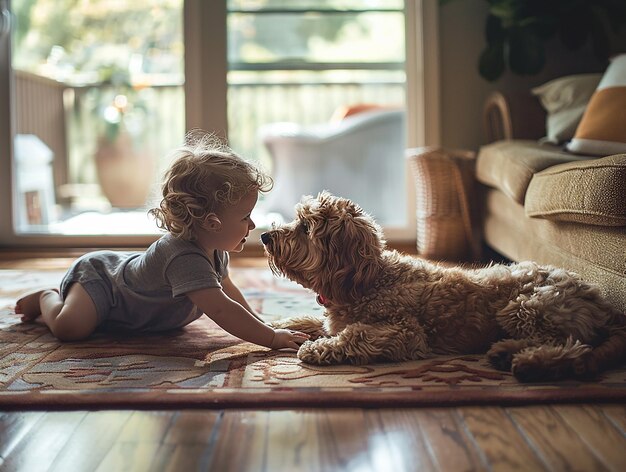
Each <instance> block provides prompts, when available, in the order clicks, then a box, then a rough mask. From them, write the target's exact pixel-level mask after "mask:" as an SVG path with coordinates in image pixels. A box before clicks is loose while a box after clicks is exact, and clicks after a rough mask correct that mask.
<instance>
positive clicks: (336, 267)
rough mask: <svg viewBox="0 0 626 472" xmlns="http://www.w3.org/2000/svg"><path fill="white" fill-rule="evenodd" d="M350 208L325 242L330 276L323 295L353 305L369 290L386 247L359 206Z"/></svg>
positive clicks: (370, 220)
mask: <svg viewBox="0 0 626 472" xmlns="http://www.w3.org/2000/svg"><path fill="white" fill-rule="evenodd" d="M350 203H351V202H350ZM352 205H353V204H352ZM351 208H352V209H353V210H354V212H352V211H342V215H341V218H340V221H339V222H338V224H336V225H332V226H334V227H332V228H330V229H329V230H330V231H332V234H329V235H328V238H327V239H326V244H328V253H329V257H328V261H327V262H328V269H329V274H330V275H331V277H330V280H329V281H328V282H329V283H328V285H327V287H326V290H327V291H326V292H325V293H327V294H328V296H329V297H330V299H331V300H335V301H337V302H338V303H350V302H353V301H355V300H357V299H359V298H360V297H361V296H362V295H363V294H365V293H366V292H367V291H368V290H369V289H370V288H371V287H372V285H373V284H374V282H375V281H376V276H377V274H378V273H379V270H380V265H381V255H382V251H383V250H384V248H385V241H384V239H383V237H382V230H381V228H380V227H379V226H378V225H377V224H376V223H375V222H374V220H373V219H372V218H371V217H370V216H369V215H368V214H367V213H365V212H363V211H362V210H361V209H360V208H359V207H358V206H353V207H351ZM344 210H349V208H345V209H344Z"/></svg>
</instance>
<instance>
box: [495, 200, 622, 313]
mask: <svg viewBox="0 0 626 472" xmlns="http://www.w3.org/2000/svg"><path fill="white" fill-rule="evenodd" d="M484 198H485V200H484V202H483V207H484V209H485V213H486V214H485V217H484V225H483V229H484V236H485V240H486V242H487V243H488V244H489V246H491V247H493V248H494V249H495V250H496V251H498V252H499V253H501V254H504V255H505V256H507V257H509V258H510V259H512V260H515V261H523V260H534V261H537V262H539V263H541V264H552V265H555V266H558V267H565V268H567V269H569V270H573V271H574V272H578V273H579V274H580V275H582V276H583V278H584V279H585V280H587V281H588V282H593V283H596V284H598V285H600V287H601V288H602V290H603V291H604V293H605V295H607V296H608V297H609V299H610V300H611V302H613V303H614V304H615V305H616V306H617V307H618V308H620V309H622V310H626V270H625V269H626V261H624V248H626V227H623V226H620V227H616V226H593V225H581V224H576V223H569V222H561V221H553V220H547V219H544V218H528V217H526V216H525V212H524V207H523V206H522V205H520V204H519V203H515V202H514V201H513V200H511V199H510V198H509V197H507V196H506V195H504V194H503V193H502V192H499V191H497V190H493V189H491V190H487V192H485V194H484Z"/></svg>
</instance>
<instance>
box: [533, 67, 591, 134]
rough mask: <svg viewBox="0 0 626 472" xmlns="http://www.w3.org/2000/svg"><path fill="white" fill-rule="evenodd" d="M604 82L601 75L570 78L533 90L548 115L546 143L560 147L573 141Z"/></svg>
mask: <svg viewBox="0 0 626 472" xmlns="http://www.w3.org/2000/svg"><path fill="white" fill-rule="evenodd" d="M601 78H602V74H578V75H568V76H566V77H560V78H558V79H554V80H551V81H550V82H546V83H545V84H543V85H540V86H539V87H535V88H533V89H532V90H531V92H532V93H533V95H535V96H536V97H537V98H538V99H539V101H540V102H541V105H543V108H544V109H545V110H546V112H547V116H546V134H547V136H546V137H545V138H544V139H543V141H545V142H549V143H553V144H560V143H562V142H564V141H567V140H569V139H572V138H573V137H574V133H575V132H576V128H577V127H578V123H580V119H581V118H582V117H583V113H584V112H585V108H586V107H587V103H589V99H590V98H591V96H592V95H593V93H594V92H595V90H596V88H597V87H598V84H599V83H600V79H601Z"/></svg>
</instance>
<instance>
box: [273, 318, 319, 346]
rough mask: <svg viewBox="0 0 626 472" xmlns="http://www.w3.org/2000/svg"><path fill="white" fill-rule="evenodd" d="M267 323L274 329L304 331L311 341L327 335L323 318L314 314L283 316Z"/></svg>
mask: <svg viewBox="0 0 626 472" xmlns="http://www.w3.org/2000/svg"><path fill="white" fill-rule="evenodd" d="M268 325H269V326H271V327H272V328H274V329H279V328H282V329H292V330H294V331H300V332H302V333H306V334H308V335H309V336H310V338H309V339H310V340H311V341H314V340H316V339H318V338H322V337H326V336H327V333H326V331H325V330H324V326H323V320H321V319H320V318H317V317H314V316H297V317H292V318H285V319H282V320H276V321H272V322H270V323H268Z"/></svg>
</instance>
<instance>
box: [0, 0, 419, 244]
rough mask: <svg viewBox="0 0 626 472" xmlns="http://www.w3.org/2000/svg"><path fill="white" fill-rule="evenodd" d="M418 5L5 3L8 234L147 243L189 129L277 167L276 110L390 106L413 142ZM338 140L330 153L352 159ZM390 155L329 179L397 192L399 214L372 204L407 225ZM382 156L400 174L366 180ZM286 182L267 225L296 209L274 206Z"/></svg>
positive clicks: (1, 190) (403, 193)
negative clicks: (380, 184) (152, 215)
mask: <svg viewBox="0 0 626 472" xmlns="http://www.w3.org/2000/svg"><path fill="white" fill-rule="evenodd" d="M417 4H418V5H421V2H417ZM415 5H416V2H414V1H407V2H404V1H402V0H375V1H372V2H367V3H366V4H365V3H364V2H361V1H357V0H324V1H321V0H319V1H313V0H311V1H301V2H300V1H299V2H291V1H286V0H254V1H253V0H211V1H203V0H186V1H185V0H136V1H133V2H123V1H108V0H63V1H56V0H11V1H8V0H0V7H1V9H2V12H3V13H2V14H1V15H0V19H1V23H0V98H1V100H0V156H1V159H0V167H1V168H0V197H2V198H0V210H1V211H2V218H1V219H0V246H102V245H105V246H132V245H138V244H139V245H145V244H148V243H149V242H151V241H153V240H154V239H155V238H157V237H158V234H159V232H158V231H157V228H156V226H155V224H154V222H153V221H152V220H150V219H149V218H148V217H147V212H146V210H147V209H148V208H150V207H152V206H153V205H155V204H157V203H158V198H159V181H160V179H161V176H162V173H163V171H164V170H165V169H166V168H167V166H168V165H169V157H168V153H169V151H170V150H171V149H173V148H174V147H176V146H178V145H180V144H181V143H182V142H183V141H184V137H185V134H186V132H187V130H190V129H194V128H200V129H204V130H207V131H210V132H213V133H215V134H217V135H219V136H221V137H223V138H225V139H228V142H229V144H230V146H231V147H232V148H233V149H235V151H237V152H239V153H240V154H242V155H244V156H245V157H247V158H251V159H256V160H259V161H260V162H261V164H262V165H263V166H265V168H266V169H267V170H268V171H269V172H271V173H272V174H273V175H274V177H275V178H276V179H277V180H280V179H283V180H284V176H282V177H280V179H279V174H280V173H279V169H278V166H279V164H278V163H279V162H280V159H281V158H280V157H278V158H277V156H276V155H274V154H273V153H272V148H271V145H270V144H269V143H268V140H269V139H270V138H269V137H268V132H267V130H268V129H269V130H275V129H277V127H278V128H280V124H281V123H282V124H288V125H289V126H292V127H298V128H299V129H301V130H303V131H304V132H308V131H309V130H313V129H321V128H324V129H330V128H329V127H332V126H339V127H341V126H346V127H347V126H348V125H347V124H345V123H347V122H343V123H342V122H341V120H342V119H345V117H346V116H347V115H349V114H351V113H352V112H354V111H360V110H361V109H363V110H365V111H366V112H370V113H371V112H373V111H376V110H378V111H380V112H385V111H390V110H395V111H397V112H398V113H400V114H401V115H402V121H401V124H400V125H398V126H402V132H401V133H400V134H399V135H398V136H401V142H400V141H399V140H398V139H396V142H398V143H399V144H398V147H400V148H404V147H405V146H406V145H407V142H406V140H405V136H406V133H405V131H406V124H407V122H409V123H410V122H411V118H410V115H411V113H412V109H414V108H415V107H419V106H420V104H419V103H417V102H415V100H413V102H411V100H409V99H407V90H409V94H410V88H411V87H408V88H407V74H410V73H411V72H407V64H409V63H411V61H413V62H414V61H415V58H414V57H412V56H411V51H413V50H414V45H410V46H411V47H410V48H409V47H408V46H407V44H409V39H408V37H407V35H406V31H412V29H411V28H412V27H411V26H410V24H412V23H414V22H415V21H416V18H418V15H417V13H416V10H420V8H421V7H418V8H416V7H415ZM409 7H410V8H409ZM409 11H410V12H411V14H410V15H407V12H409ZM407 25H408V27H407ZM407 103H412V104H411V106H407ZM341 113H343V116H341ZM407 116H408V120H407ZM351 119H352V121H355V122H356V121H358V120H361V118H358V119H353V117H352V118H351ZM363 121H366V120H365V119H363ZM348 122H350V120H348ZM413 122H414V120H413ZM350 126H351V125H350ZM394 126H396V125H394ZM396 128H397V126H396ZM398 129H399V128H398ZM366 134H367V133H366ZM370 134H373V133H370ZM410 134H411V131H409V135H410ZM358 139H361V138H358ZM409 144H411V143H409ZM412 145H415V142H413V144H412ZM344 152H345V155H348V153H349V150H347V149H345V151H344V148H340V151H339V154H338V155H337V156H336V157H335V159H334V161H335V162H334V164H333V165H338V166H339V168H341V167H342V166H343V167H344V168H346V166H347V164H346V163H345V162H344V163H342V158H343V155H344ZM396 154H398V153H397V152H394V153H393V156H390V155H386V154H385V153H384V151H383V152H381V153H380V159H379V160H380V162H381V163H382V164H381V166H380V167H378V168H367V167H366V166H365V165H362V163H359V162H358V160H356V161H354V162H352V164H350V165H352V167H351V168H350V169H351V170H350V174H349V175H350V179H344V182H345V186H344V185H342V184H341V182H342V181H341V180H340V181H339V182H340V183H339V184H333V185H334V187H333V188H332V189H331V190H332V191H333V192H335V193H338V194H343V193H344V192H345V193H346V194H347V196H350V192H352V191H353V190H352V189H353V188H357V187H359V186H360V187H359V188H370V187H371V193H372V192H382V193H384V192H386V191H387V190H388V191H389V192H395V193H394V195H397V198H398V200H397V204H396V205H395V212H389V214H385V212H384V211H382V210H381V211H380V212H379V213H378V214H376V215H375V216H376V217H377V218H378V219H379V220H380V221H381V222H382V223H383V224H384V225H386V226H395V227H400V228H403V229H404V230H405V233H406V229H407V228H409V229H410V224H411V223H410V220H409V219H408V218H407V215H410V206H411V197H410V192H407V190H408V187H407V183H406V182H407V179H406V178H405V174H406V172H405V168H404V162H403V159H402V156H400V155H396ZM298 155H299V154H296V157H297V156H298ZM294 162H295V160H294ZM346 162H348V161H347V160H346ZM331 167H332V166H331ZM316 169H317V170H316ZM372 169H374V170H372ZM376 169H379V170H376ZM389 169H392V171H391V173H390V175H392V174H393V175H394V177H393V179H394V180H389V181H386V183H385V184H384V186H386V188H376V187H372V185H373V183H374V182H375V181H376V180H375V179H376V177H377V175H376V173H377V174H378V176H381V175H382V174H383V173H387V172H388V170H389ZM300 170H302V169H300ZM318 171H319V175H318V176H317V179H318V180H317V181H318V182H322V183H319V184H316V185H318V186H320V185H324V183H325V182H328V181H329V180H328V178H327V177H324V174H322V172H328V169H325V168H324V167H323V166H317V167H313V168H312V170H308V171H306V172H312V173H315V172H318ZM303 172H304V171H303V170H302V172H300V173H299V174H297V175H296V177H298V178H300V177H302V175H303ZM333 173H335V171H333V170H332V168H331V170H330V174H326V175H332V174H333ZM309 180H311V179H309ZM278 184H279V182H278V181H277V186H276V188H277V191H276V192H277V193H275V194H274V195H272V194H270V195H269V196H268V197H267V198H266V199H263V200H262V201H261V202H260V203H259V205H258V209H257V213H256V215H254V216H255V217H256V220H257V222H258V223H259V226H261V227H263V226H267V225H269V224H271V222H272V221H277V220H278V221H279V220H280V219H281V218H282V219H288V218H290V215H289V214H287V213H288V212H285V211H282V214H281V212H280V211H278V210H276V208H274V207H273V206H272V204H271V202H272V201H274V202H275V201H276V199H277V198H278V199H283V200H284V199H285V198H286V197H285V195H287V194H284V193H281V194H280V195H278V193H280V192H283V191H284V190H282V191H281V190H280V185H278ZM368 186H369V187H368ZM311 188H315V187H311ZM320 190H321V188H320ZM289 198H293V197H292V196H290V197H289ZM394 198H395V197H394ZM293 203H295V202H291V201H289V202H288V204H289V205H292V204H293ZM283 208H285V206H283ZM366 209H367V208H366Z"/></svg>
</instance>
